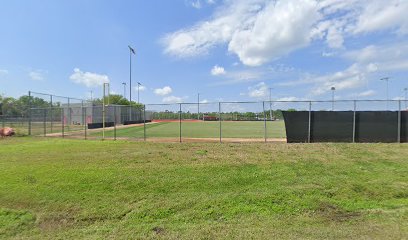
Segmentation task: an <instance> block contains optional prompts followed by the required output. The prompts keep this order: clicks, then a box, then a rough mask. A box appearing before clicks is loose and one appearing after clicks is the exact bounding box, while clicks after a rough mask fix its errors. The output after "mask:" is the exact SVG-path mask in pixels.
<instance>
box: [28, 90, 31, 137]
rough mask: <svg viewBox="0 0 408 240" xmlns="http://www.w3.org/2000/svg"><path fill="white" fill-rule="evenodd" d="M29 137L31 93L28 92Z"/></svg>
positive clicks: (29, 131)
mask: <svg viewBox="0 0 408 240" xmlns="http://www.w3.org/2000/svg"><path fill="white" fill-rule="evenodd" d="M28 135H29V136H31V91H28Z"/></svg>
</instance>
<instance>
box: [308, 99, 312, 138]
mask: <svg viewBox="0 0 408 240" xmlns="http://www.w3.org/2000/svg"><path fill="white" fill-rule="evenodd" d="M311 138H312V101H310V102H309V125H308V130H307V142H308V143H310V142H311Z"/></svg>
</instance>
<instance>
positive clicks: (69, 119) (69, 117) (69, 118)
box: [67, 98, 71, 132]
mask: <svg viewBox="0 0 408 240" xmlns="http://www.w3.org/2000/svg"><path fill="white" fill-rule="evenodd" d="M70 106H71V105H70V99H69V98H68V116H67V118H68V119H67V125H68V126H67V127H68V132H69V131H70V127H69V125H70V124H71V108H70Z"/></svg>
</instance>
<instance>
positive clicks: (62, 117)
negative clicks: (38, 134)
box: [60, 108, 65, 138]
mask: <svg viewBox="0 0 408 240" xmlns="http://www.w3.org/2000/svg"><path fill="white" fill-rule="evenodd" d="M60 109H61V110H62V111H61V126H62V129H61V132H62V138H64V137H65V136H64V131H65V126H64V124H65V123H64V122H65V121H64V120H65V119H64V115H65V114H64V108H60Z"/></svg>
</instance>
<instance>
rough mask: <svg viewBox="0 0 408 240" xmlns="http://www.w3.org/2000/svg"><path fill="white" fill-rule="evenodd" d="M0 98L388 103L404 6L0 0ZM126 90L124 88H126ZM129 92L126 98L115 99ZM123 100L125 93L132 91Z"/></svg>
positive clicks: (402, 67)
mask: <svg viewBox="0 0 408 240" xmlns="http://www.w3.org/2000/svg"><path fill="white" fill-rule="evenodd" d="M1 5H2V6H1V8H0V31H1V35H0V86H1V88H0V94H4V95H8V96H14V97H17V96H20V95H22V94H27V92H28V91H29V90H32V91H37V92H45V93H52V94H56V95H64V96H71V97H77V98H89V95H90V91H93V92H94V96H96V97H98V96H100V95H101V94H102V87H101V84H102V83H103V82H105V81H109V82H110V84H111V90H112V91H113V92H115V93H119V94H122V93H123V86H122V82H126V83H127V84H128V81H129V49H128V47H127V46H128V45H131V46H133V47H134V48H135V50H136V55H135V56H133V67H132V73H133V78H132V79H133V84H134V86H136V84H135V83H136V82H141V83H142V84H143V87H144V88H143V89H142V91H141V94H140V99H141V101H142V102H145V103H161V102H166V103H167V102H179V101H183V102H195V101H196V99H197V93H198V92H199V93H200V94H201V100H202V101H209V102H213V101H218V100H224V101H252V100H254V101H256V100H264V99H268V98H269V90H268V89H269V88H273V90H272V92H273V94H272V98H273V99H275V100H306V99H307V100H309V99H312V100H322V99H330V98H331V93H330V88H331V87H332V86H334V87H336V98H337V99H385V97H386V91H385V83H384V82H382V81H380V80H379V79H380V78H383V77H390V90H389V95H390V98H391V99H399V98H403V97H404V91H403V89H404V88H406V87H408V76H407V72H408V37H407V35H408V18H406V17H405V16H404V15H405V14H406V12H408V1H403V0H373V1H358V0H349V1H342V0H321V1H315V0H285V1H282V0H276V1H275V0H169V1H163V0H160V1H159V0H150V1H102V0H98V1H96V0H95V1H93V0H87V1H83V0H82V1H79V0H70V1H48V0H43V1H40V2H39V1H30V0H27V1H8V0H5V1H2V4H1ZM128 87H129V85H128V86H127V88H128ZM128 96H129V94H128V93H127V97H128ZM132 98H133V99H134V100H135V99H136V98H137V91H135V89H133V93H132Z"/></svg>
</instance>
